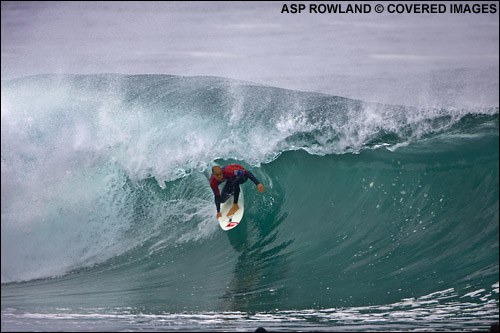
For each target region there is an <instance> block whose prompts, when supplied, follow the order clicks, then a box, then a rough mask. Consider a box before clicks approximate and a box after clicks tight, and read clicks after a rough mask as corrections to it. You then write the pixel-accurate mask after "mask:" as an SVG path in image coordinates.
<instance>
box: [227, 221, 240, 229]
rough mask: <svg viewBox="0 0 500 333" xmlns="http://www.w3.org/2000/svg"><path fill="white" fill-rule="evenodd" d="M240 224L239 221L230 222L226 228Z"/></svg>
mask: <svg viewBox="0 0 500 333" xmlns="http://www.w3.org/2000/svg"><path fill="white" fill-rule="evenodd" d="M236 225H238V222H229V223H228V224H227V225H226V228H230V227H234V226H236Z"/></svg>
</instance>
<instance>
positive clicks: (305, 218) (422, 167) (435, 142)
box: [2, 74, 499, 311]
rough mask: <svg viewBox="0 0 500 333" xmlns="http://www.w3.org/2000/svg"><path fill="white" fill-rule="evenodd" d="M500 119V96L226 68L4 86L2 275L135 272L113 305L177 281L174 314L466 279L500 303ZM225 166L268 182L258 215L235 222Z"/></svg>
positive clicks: (344, 298)
mask: <svg viewBox="0 0 500 333" xmlns="http://www.w3.org/2000/svg"><path fill="white" fill-rule="evenodd" d="M498 128H499V127H498V108H494V109H477V110H456V109H417V108H409V107H402V106H391V105H381V104H373V103H365V102H362V101H356V100H351V99H346V98H342V97H335V96H328V95H323V94H316V93H305V92H298V91H290V90H284V89H278V88H273V87H267V86H261V85H257V84H253V83H248V82H240V81H233V80H228V79H223V78H213V77H178V76H168V75H137V76H125V75H111V74H109V75H108V74H106V75H63V76H60V75H43V76H35V77H27V78H22V79H17V80H11V81H7V82H2V283H12V282H21V281H31V283H32V286H33V288H37V287H40V286H43V288H44V290H45V289H46V290H50V286H51V285H52V283H51V282H50V281H51V280H38V279H43V278H47V277H58V278H57V279H56V280H57V283H56V284H55V286H54V288H60V287H61V285H69V286H71V285H76V282H75V280H76V281H80V283H79V285H81V284H82V283H81V282H82V281H92V283H89V284H83V285H84V286H83V287H81V288H83V290H84V293H85V292H86V293H89V295H90V294H91V293H92V292H95V291H99V292H101V293H105V290H108V289H109V288H110V287H111V286H113V285H115V284H116V283H118V282H116V277H117V276H120V277H121V279H120V282H119V283H118V285H119V288H120V289H121V290H122V293H118V294H117V295H116V296H109V297H108V298H106V301H105V302H104V303H106V304H107V305H109V306H118V307H119V306H123V300H124V299H126V298H130V297H132V298H134V300H135V302H136V303H137V304H156V305H157V304H163V305H165V304H164V303H165V297H166V296H165V295H166V294H168V299H169V302H168V309H169V310H172V311H182V310H183V309H185V308H186V307H188V308H190V309H200V310H203V311H213V310H228V311H230V310H235V308H236V309H243V310H245V311H246V310H262V309H274V307H278V306H279V307H280V309H283V308H285V309H307V308H311V307H318V308H329V307H333V306H369V305H373V304H392V303H397V302H399V301H401V300H402V299H405V298H411V297H413V298H419V297H422V296H424V295H428V294H432V293H434V292H436V291H439V290H448V289H450V288H452V289H453V290H454V291H457V292H456V294H454V296H453V297H455V298H456V299H458V300H459V299H460V297H466V299H469V298H470V292H471V291H473V290H483V291H482V292H481V293H480V294H481V297H483V298H485V300H486V302H490V301H491V300H492V299H493V301H495V297H496V302H497V303H496V304H498V299H497V298H498V291H496V293H495V290H497V289H495V288H493V289H492V287H491V286H492V285H495V283H497V282H498V261H499V260H498V259H499V258H498V236H499V235H498V197H499V195H498V188H499V182H498V167H499V165H498V160H499V158H498V148H499V146H498ZM225 163H239V164H241V165H243V166H244V167H245V168H248V169H249V170H252V172H253V173H254V174H255V175H256V176H257V178H258V179H259V180H260V181H261V182H262V183H263V184H264V185H265V186H266V193H265V194H264V195H262V194H259V193H257V192H256V191H255V190H254V189H253V186H252V185H251V184H250V185H248V184H245V185H244V189H243V190H244V191H245V201H246V203H247V204H246V207H245V219H244V223H242V225H241V226H239V227H238V228H236V229H235V230H234V232H229V233H224V232H222V231H221V230H219V227H218V226H217V223H216V221H215V205H214V203H213V195H212V192H211V190H210V188H209V186H208V177H209V170H210V167H211V166H212V165H214V164H220V165H222V164H225ZM220 281H224V282H223V283H221V282H220ZM138 283H139V284H140V286H141V288H142V289H141V290H145V292H144V295H136V294H135V293H134V290H135V289H134V288H137V284H138ZM47 292H49V291H47ZM468 294H469V296H465V295H468ZM125 295H127V296H125ZM186 295H193V296H196V297H193V298H192V299H191V298H190V297H186ZM96 297H97V296H96ZM195 299H196V301H195ZM200 299H201V300H203V301H205V302H201V303H200ZM99 300H100V301H102V300H101V299H100V298H99ZM80 301H81V300H80ZM83 302H84V303H85V302H89V306H91V305H92V304H93V303H95V302H96V298H94V297H89V300H87V301H83ZM200 304H206V305H200ZM165 306H167V305H165Z"/></svg>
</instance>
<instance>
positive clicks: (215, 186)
mask: <svg viewBox="0 0 500 333" xmlns="http://www.w3.org/2000/svg"><path fill="white" fill-rule="evenodd" d="M210 187H211V188H212V191H214V195H220V193H219V183H217V179H215V177H214V176H211V177H210Z"/></svg>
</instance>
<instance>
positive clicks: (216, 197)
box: [215, 195, 220, 213]
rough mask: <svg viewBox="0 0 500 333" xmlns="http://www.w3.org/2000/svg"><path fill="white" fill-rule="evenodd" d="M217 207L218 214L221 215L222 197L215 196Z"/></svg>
mask: <svg viewBox="0 0 500 333" xmlns="http://www.w3.org/2000/svg"><path fill="white" fill-rule="evenodd" d="M215 206H216V207H217V213H220V195H216V196H215Z"/></svg>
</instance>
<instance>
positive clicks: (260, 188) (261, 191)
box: [257, 184, 264, 193]
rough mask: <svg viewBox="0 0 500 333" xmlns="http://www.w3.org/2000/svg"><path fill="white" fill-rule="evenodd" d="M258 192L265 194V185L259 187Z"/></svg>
mask: <svg viewBox="0 0 500 333" xmlns="http://www.w3.org/2000/svg"><path fill="white" fill-rule="evenodd" d="M257 191H258V192H259V193H263V192H264V185H262V184H259V185H257Z"/></svg>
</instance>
